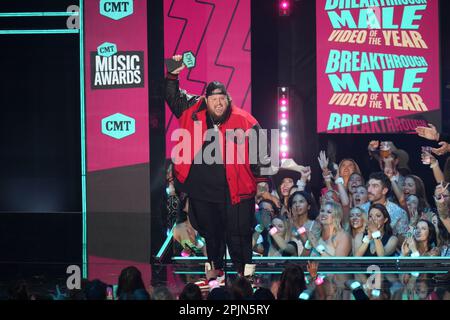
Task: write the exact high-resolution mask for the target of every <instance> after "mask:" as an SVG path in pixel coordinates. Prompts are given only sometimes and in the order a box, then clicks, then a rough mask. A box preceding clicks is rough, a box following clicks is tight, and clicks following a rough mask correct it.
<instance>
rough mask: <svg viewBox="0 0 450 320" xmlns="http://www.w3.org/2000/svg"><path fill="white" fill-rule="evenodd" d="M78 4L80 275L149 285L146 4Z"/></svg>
mask: <svg viewBox="0 0 450 320" xmlns="http://www.w3.org/2000/svg"><path fill="white" fill-rule="evenodd" d="M85 3H86V5H85V74H86V79H85V83H86V135H87V136H86V142H87V146H86V148H87V164H86V166H87V179H86V180H87V230H88V236H87V243H88V275H89V278H90V279H94V278H98V279H102V280H103V281H106V282H107V283H116V282H117V277H118V275H119V273H120V270H121V269H122V268H123V267H126V266H128V265H135V266H138V267H140V270H141V272H142V273H143V276H144V278H145V280H146V283H149V282H148V281H149V276H150V272H149V271H150V264H149V263H150V186H149V125H148V123H149V122H148V120H149V119H148V109H149V106H148V80H147V79H148V68H149V66H148V65H147V61H148V59H147V2H146V1H141V0H139V1H133V0H121V1H119V0H89V1H85Z"/></svg>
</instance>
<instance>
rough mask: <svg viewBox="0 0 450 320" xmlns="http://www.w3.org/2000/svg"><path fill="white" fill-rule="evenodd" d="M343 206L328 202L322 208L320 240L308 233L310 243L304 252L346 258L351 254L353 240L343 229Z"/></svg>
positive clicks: (306, 245)
mask: <svg viewBox="0 0 450 320" xmlns="http://www.w3.org/2000/svg"><path fill="white" fill-rule="evenodd" d="M342 215H343V212H342V206H341V205H340V204H338V203H336V202H332V201H327V202H325V203H323V205H322V206H321V208H320V214H319V218H318V220H319V222H320V224H321V225H322V232H321V234H320V238H319V239H317V238H316V237H315V236H314V234H313V233H312V232H309V233H308V242H307V243H306V244H305V249H307V250H304V251H303V252H305V253H307V252H310V253H311V254H312V255H316V256H322V257H346V256H348V255H349V254H350V253H351V250H352V240H351V237H350V235H349V234H348V233H347V232H345V230H344V229H343V227H342Z"/></svg>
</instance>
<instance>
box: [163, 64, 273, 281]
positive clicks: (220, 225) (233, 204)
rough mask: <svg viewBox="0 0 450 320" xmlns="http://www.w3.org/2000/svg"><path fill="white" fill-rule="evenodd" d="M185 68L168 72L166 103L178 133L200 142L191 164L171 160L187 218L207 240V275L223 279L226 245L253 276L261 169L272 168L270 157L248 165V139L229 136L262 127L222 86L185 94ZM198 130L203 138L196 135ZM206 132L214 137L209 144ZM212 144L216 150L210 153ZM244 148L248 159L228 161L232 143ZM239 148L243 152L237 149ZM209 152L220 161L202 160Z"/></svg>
mask: <svg viewBox="0 0 450 320" xmlns="http://www.w3.org/2000/svg"><path fill="white" fill-rule="evenodd" d="M172 59H173V60H175V61H180V60H181V59H182V57H181V56H179V55H177V56H174V57H173V58H172ZM184 68H185V66H184V65H182V66H181V67H180V68H178V69H175V70H174V71H172V72H171V73H167V77H166V80H165V100H166V102H167V104H168V105H169V107H170V109H171V111H172V113H173V114H174V115H175V117H177V118H178V119H179V122H180V128H181V129H184V130H183V131H184V132H189V133H190V138H191V139H192V140H195V139H197V140H200V141H192V143H191V146H192V149H191V150H190V154H189V156H188V161H186V159H185V157H186V155H182V156H180V155H176V154H175V155H172V158H173V159H172V161H173V162H174V164H175V165H174V174H175V182H176V184H175V187H176V189H178V190H180V191H183V192H186V193H187V194H188V196H189V202H190V208H189V219H190V221H191V224H192V226H193V227H194V228H195V229H196V230H197V231H198V232H199V233H200V235H201V236H203V237H204V238H205V240H206V250H207V254H208V262H207V263H206V266H205V267H206V270H207V271H208V270H210V271H209V274H210V275H211V274H213V276H212V277H213V278H218V277H221V276H222V275H223V267H224V255H225V251H226V246H228V250H229V253H230V256H231V259H232V262H233V263H234V266H235V268H236V270H237V272H238V273H239V274H240V275H244V276H251V275H253V272H254V269H255V266H254V265H252V264H251V263H252V234H253V229H254V225H255V194H256V185H257V183H258V182H264V181H266V179H264V178H261V175H260V170H261V169H262V167H263V166H265V167H269V166H270V161H269V159H268V158H265V159H264V160H265V161H259V158H260V157H259V154H258V156H257V159H258V161H257V163H255V164H250V162H251V161H250V159H249V158H251V157H249V148H248V144H249V141H248V140H249V137H248V136H244V138H245V142H243V141H242V140H241V139H240V138H242V136H241V137H240V138H239V137H235V138H234V139H233V140H232V141H230V139H229V138H228V135H227V133H229V132H230V131H234V130H236V129H242V130H243V131H241V132H246V131H247V130H249V129H253V130H255V131H254V132H258V133H262V131H260V130H261V127H260V126H259V124H258V122H257V121H256V120H255V118H253V117H252V116H251V115H250V114H249V113H247V112H246V111H244V110H242V109H240V108H238V107H236V106H235V105H233V104H232V100H231V97H230V95H229V94H228V92H227V90H226V88H225V86H224V85H223V84H222V83H220V82H217V81H214V82H211V83H209V84H208V86H207V88H206V95H205V96H194V95H190V94H188V93H186V92H185V91H184V90H181V89H180V88H179V81H178V75H179V73H180V72H181V71H182V70H183V69H184ZM199 128H200V129H199ZM198 130H201V131H200V132H201V133H202V134H201V135H199V134H197V135H194V132H195V131H198ZM207 130H208V133H211V132H213V133H216V134H213V135H212V137H210V138H208V137H207V138H206V139H205V138H204V135H205V133H206V131H207ZM206 136H208V134H206ZM208 140H210V141H208ZM225 141H226V143H224V142H225ZM214 143H215V144H216V147H217V148H212V147H213V144H214ZM241 143H245V148H241V150H242V149H245V151H244V153H245V154H238V155H237V158H239V157H244V156H245V158H244V160H245V161H236V159H234V161H228V159H227V158H228V157H227V154H226V153H227V152H229V151H228V150H229V149H228V144H232V147H233V148H235V147H236V146H237V145H238V144H241ZM225 146H227V148H225ZM235 149H236V148H235ZM237 149H238V150H240V148H239V147H238V148H237ZM211 150H214V151H213V152H212V157H213V158H214V159H215V160H219V161H214V162H213V163H211V162H210V161H205V159H203V157H202V155H203V154H205V155H206V154H207V151H211ZM215 152H218V153H220V154H215ZM210 153H211V152H210ZM238 153H239V151H238ZM224 154H225V155H224ZM267 154H268V153H266V157H267ZM181 157H182V158H183V159H184V160H182V159H181ZM235 158H236V157H235ZM241 159H242V158H241ZM262 163H264V164H265V165H262Z"/></svg>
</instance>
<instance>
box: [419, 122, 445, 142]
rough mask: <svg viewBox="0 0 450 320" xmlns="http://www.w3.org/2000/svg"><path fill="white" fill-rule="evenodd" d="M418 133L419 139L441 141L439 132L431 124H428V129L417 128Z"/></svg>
mask: <svg viewBox="0 0 450 320" xmlns="http://www.w3.org/2000/svg"><path fill="white" fill-rule="evenodd" d="M416 132H417V134H418V135H419V137H422V138H425V139H428V140H433V141H439V137H440V135H439V132H437V130H436V127H435V126H434V125H432V124H431V123H429V124H428V127H417V128H416Z"/></svg>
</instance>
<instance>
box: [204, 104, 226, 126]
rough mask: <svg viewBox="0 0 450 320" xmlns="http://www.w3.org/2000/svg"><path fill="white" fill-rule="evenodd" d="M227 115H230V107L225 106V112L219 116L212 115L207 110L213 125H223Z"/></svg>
mask: <svg viewBox="0 0 450 320" xmlns="http://www.w3.org/2000/svg"><path fill="white" fill-rule="evenodd" d="M229 113H230V106H227V108H226V109H225V112H224V113H223V114H222V115H221V116H216V115H215V114H213V113H212V112H210V111H209V110H208V114H209V115H210V117H211V119H212V121H213V122H214V124H219V123H224V122H225V121H226V120H227V118H228V115H229Z"/></svg>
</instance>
